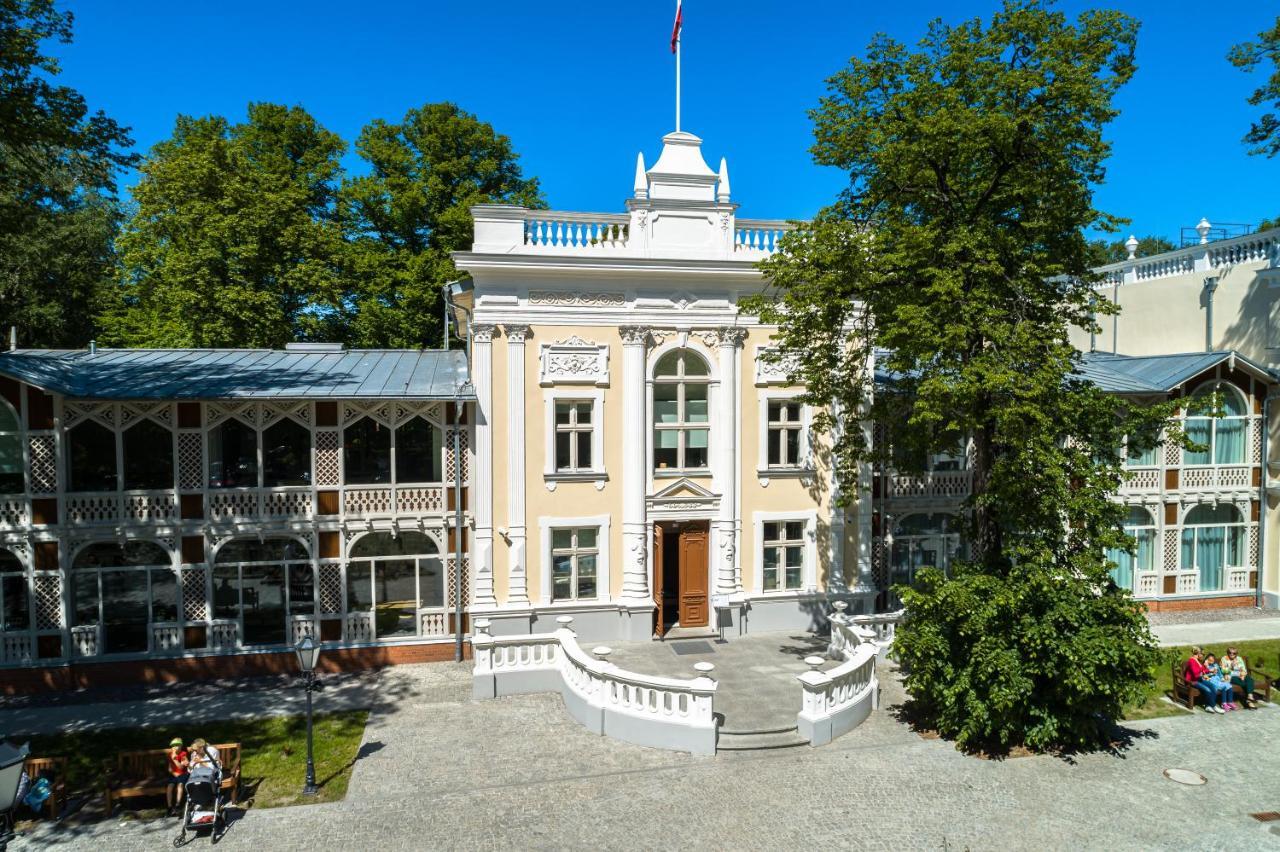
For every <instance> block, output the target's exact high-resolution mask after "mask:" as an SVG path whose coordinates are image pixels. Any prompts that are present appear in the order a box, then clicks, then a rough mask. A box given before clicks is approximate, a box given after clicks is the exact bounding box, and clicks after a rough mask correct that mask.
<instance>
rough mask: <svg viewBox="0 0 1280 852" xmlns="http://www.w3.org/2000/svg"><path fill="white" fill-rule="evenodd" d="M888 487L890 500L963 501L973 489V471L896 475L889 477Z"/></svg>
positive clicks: (942, 471)
mask: <svg viewBox="0 0 1280 852" xmlns="http://www.w3.org/2000/svg"><path fill="white" fill-rule="evenodd" d="M888 486H889V487H888V496H889V498H890V499H894V498H896V499H899V500H902V499H926V498H944V497H945V498H956V499H963V498H965V497H968V496H969V492H970V491H971V490H972V488H973V471H971V470H934V471H929V472H928V473H925V474H922V475H918V476H911V475H906V474H899V473H894V474H890V475H889V477H888Z"/></svg>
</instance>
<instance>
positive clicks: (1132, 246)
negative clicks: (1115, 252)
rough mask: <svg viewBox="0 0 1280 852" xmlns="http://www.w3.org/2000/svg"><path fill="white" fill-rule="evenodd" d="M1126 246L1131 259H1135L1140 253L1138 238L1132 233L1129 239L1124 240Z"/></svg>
mask: <svg viewBox="0 0 1280 852" xmlns="http://www.w3.org/2000/svg"><path fill="white" fill-rule="evenodd" d="M1124 247H1125V249H1126V250H1127V251H1128V252H1129V260H1133V259H1134V258H1135V257H1137V254H1138V238H1137V237H1135V236H1134V235H1133V234H1130V235H1129V239H1127V240H1125V241H1124Z"/></svg>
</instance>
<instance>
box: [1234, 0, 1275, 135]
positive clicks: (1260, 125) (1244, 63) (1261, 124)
mask: <svg viewBox="0 0 1280 852" xmlns="http://www.w3.org/2000/svg"><path fill="white" fill-rule="evenodd" d="M1227 59H1228V60H1230V62H1231V64H1232V65H1234V66H1236V67H1237V68H1240V69H1241V70H1244V71H1253V70H1254V69H1255V68H1257V67H1258V66H1259V65H1262V64H1264V62H1267V61H1269V62H1270V63H1271V65H1272V70H1271V76H1270V77H1268V78H1267V81H1266V82H1265V83H1263V84H1262V85H1261V86H1259V87H1258V88H1257V89H1255V90H1254V92H1253V94H1252V95H1250V96H1249V103H1250V104H1252V105H1253V106H1262V105H1263V104H1266V105H1267V107H1268V108H1269V109H1272V110H1274V111H1272V112H1265V113H1263V114H1262V115H1261V116H1260V117H1259V118H1258V120H1257V121H1255V122H1253V123H1252V124H1251V125H1250V126H1249V132H1248V133H1246V134H1245V135H1244V141H1245V142H1247V143H1249V144H1250V145H1253V146H1255V147H1254V148H1253V150H1252V151H1250V152H1249V153H1251V154H1263V155H1265V156H1268V157H1274V156H1275V155H1276V154H1277V153H1280V114H1278V113H1280V16H1277V17H1276V21H1275V23H1274V24H1273V25H1272V26H1271V29H1268V30H1263V31H1262V32H1260V33H1258V40H1257V41H1247V42H1244V43H1243V44H1237V45H1236V46H1235V47H1233V48H1231V52H1230V53H1228V54H1227Z"/></svg>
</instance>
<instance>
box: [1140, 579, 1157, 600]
mask: <svg viewBox="0 0 1280 852" xmlns="http://www.w3.org/2000/svg"><path fill="white" fill-rule="evenodd" d="M1159 588H1160V587H1159V575H1157V574H1139V575H1138V584H1137V590H1136V594H1137V596H1138V597H1140V598H1146V597H1153V596H1155V595H1156V594H1157V592H1158V590H1159Z"/></svg>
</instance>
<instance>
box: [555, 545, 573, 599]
mask: <svg viewBox="0 0 1280 852" xmlns="http://www.w3.org/2000/svg"><path fill="white" fill-rule="evenodd" d="M572 580H573V557H571V556H555V557H552V559H551V597H552V600H568V599H571V598H572V597H573V589H572V587H571V585H570V583H571V582H572Z"/></svg>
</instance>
